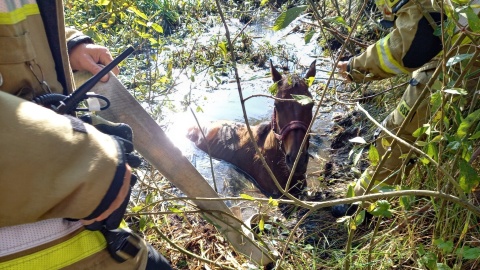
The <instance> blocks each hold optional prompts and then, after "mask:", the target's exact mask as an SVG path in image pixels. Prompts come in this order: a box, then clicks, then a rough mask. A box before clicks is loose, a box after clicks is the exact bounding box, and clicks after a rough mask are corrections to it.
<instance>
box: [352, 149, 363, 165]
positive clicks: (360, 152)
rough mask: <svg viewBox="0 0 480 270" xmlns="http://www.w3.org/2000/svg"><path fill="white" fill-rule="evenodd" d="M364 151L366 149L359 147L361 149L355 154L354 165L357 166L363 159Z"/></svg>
mask: <svg viewBox="0 0 480 270" xmlns="http://www.w3.org/2000/svg"><path fill="white" fill-rule="evenodd" d="M363 149H364V147H359V149H358V150H357V151H356V152H354V155H353V164H354V165H357V164H358V161H359V160H360V158H361V157H362V153H363Z"/></svg>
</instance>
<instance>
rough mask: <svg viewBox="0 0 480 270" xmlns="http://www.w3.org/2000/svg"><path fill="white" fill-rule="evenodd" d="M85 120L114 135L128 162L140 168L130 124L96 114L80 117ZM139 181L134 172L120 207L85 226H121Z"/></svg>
mask: <svg viewBox="0 0 480 270" xmlns="http://www.w3.org/2000/svg"><path fill="white" fill-rule="evenodd" d="M79 118H80V119H81V120H82V121H83V122H85V123H88V124H91V125H93V126H94V127H95V128H96V129H97V130H99V131H101V132H102V133H105V134H108V135H111V136H112V137H114V138H115V139H116V140H117V141H118V142H119V143H120V144H121V145H122V146H123V148H124V150H125V158H126V162H127V163H128V165H130V167H132V168H138V167H139V166H140V165H141V164H142V160H141V159H140V157H139V156H138V155H136V154H134V153H133V150H134V147H133V143H132V140H133V131H132V129H131V128H130V126H129V125H127V124H124V123H112V122H109V121H107V120H105V119H103V118H101V117H99V116H96V115H83V116H81V117H79ZM136 182H137V176H136V175H135V174H133V173H132V178H131V180H130V189H129V191H128V194H127V196H126V197H125V200H124V201H123V203H122V204H121V206H120V207H119V208H117V209H116V210H115V211H114V212H113V213H112V214H111V215H110V216H108V217H107V218H106V219H104V220H102V221H95V222H94V223H92V224H90V225H87V226H85V228H86V229H88V230H91V231H97V230H101V229H107V230H115V229H117V228H118V227H119V226H120V223H121V222H122V219H123V216H124V214H125V211H126V210H127V206H128V202H129V200H130V194H131V192H132V187H133V186H134V185H135V183H136Z"/></svg>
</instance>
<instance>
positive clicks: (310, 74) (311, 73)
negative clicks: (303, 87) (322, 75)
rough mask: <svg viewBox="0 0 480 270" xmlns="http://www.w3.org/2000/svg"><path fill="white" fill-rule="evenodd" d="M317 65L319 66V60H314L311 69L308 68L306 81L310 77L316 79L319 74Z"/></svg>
mask: <svg viewBox="0 0 480 270" xmlns="http://www.w3.org/2000/svg"><path fill="white" fill-rule="evenodd" d="M316 65H317V60H314V61H313V62H312V63H311V64H310V68H308V71H307V75H305V79H308V78H310V77H315V73H316V72H317V70H316Z"/></svg>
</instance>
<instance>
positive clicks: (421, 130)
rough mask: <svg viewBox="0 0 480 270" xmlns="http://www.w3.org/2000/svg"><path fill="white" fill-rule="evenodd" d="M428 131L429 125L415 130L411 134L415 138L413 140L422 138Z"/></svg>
mask: <svg viewBox="0 0 480 270" xmlns="http://www.w3.org/2000/svg"><path fill="white" fill-rule="evenodd" d="M429 129H430V125H429V124H425V125H423V126H422V127H419V128H418V129H417V130H415V131H414V132H413V133H412V136H413V137H415V138H418V137H420V136H422V135H423V134H425V133H426V132H427V130H429Z"/></svg>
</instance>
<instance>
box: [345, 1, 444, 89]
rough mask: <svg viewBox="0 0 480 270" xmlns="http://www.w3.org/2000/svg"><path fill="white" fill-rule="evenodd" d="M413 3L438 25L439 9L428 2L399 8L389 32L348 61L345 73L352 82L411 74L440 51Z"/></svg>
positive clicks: (439, 45)
mask: <svg viewBox="0 0 480 270" xmlns="http://www.w3.org/2000/svg"><path fill="white" fill-rule="evenodd" d="M414 1H417V2H418V3H419V4H421V5H422V7H423V9H425V10H426V11H427V12H429V14H431V16H432V17H433V19H434V20H435V21H436V22H437V23H439V22H440V18H441V16H440V13H439V9H438V8H437V7H433V6H432V2H431V1H429V0H411V1H409V2H408V3H407V4H405V5H403V6H402V7H401V8H400V9H399V10H398V11H397V12H396V13H395V15H396V19H395V28H394V29H393V30H392V32H390V33H389V34H388V35H387V36H386V37H385V38H382V39H380V40H379V41H377V42H376V43H375V44H372V45H370V46H369V47H368V48H367V49H366V50H365V52H363V53H362V54H360V55H357V56H355V57H353V58H351V59H350V62H349V72H350V75H351V77H352V79H353V81H355V82H365V81H371V80H380V79H384V78H389V77H392V76H395V75H398V74H406V73H411V72H413V71H414V70H416V69H418V68H420V67H421V66H423V65H424V64H426V63H428V62H429V61H430V60H432V59H433V58H434V57H435V56H436V55H437V54H438V53H439V52H441V50H442V43H441V40H440V38H439V37H437V36H435V35H434V34H433V31H434V30H433V28H432V27H431V25H430V24H429V22H428V20H427V19H426V18H425V17H424V15H423V13H422V9H421V8H420V7H419V5H417V4H415V3H414Z"/></svg>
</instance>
